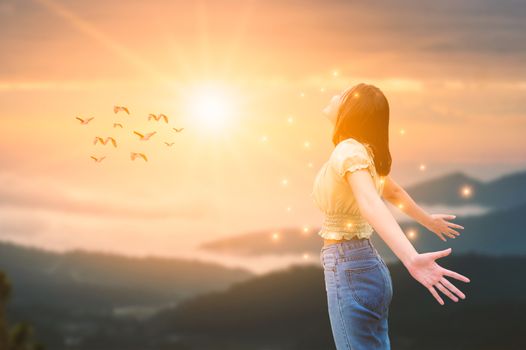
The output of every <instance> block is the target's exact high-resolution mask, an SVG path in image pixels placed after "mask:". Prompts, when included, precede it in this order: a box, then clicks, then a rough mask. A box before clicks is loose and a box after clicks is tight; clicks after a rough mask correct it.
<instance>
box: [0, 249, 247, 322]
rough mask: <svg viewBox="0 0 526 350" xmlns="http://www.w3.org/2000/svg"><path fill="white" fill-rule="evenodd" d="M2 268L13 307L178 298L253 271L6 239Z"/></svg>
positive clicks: (83, 306) (109, 306) (102, 305)
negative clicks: (9, 284)
mask: <svg viewBox="0 0 526 350" xmlns="http://www.w3.org/2000/svg"><path fill="white" fill-rule="evenodd" d="M0 270H2V271H4V272H6V273H7V275H8V277H9V278H10V280H11V282H12V284H13V297H12V299H11V302H10V303H11V306H12V307H15V308H16V307H17V306H28V305H46V306H50V304H53V303H56V304H57V306H59V307H60V308H65V309H69V310H77V309H78V310H91V311H94V312H95V311H100V312H102V311H107V310H113V309H114V308H117V307H126V306H137V305H142V306H158V305H165V304H167V303H174V302H177V301H179V300H181V299H184V298H186V297H188V296H190V295H193V294H195V293H201V292H205V291H211V290H217V289H222V288H225V287H227V286H229V285H230V284H231V283H233V282H236V281H241V280H244V279H247V278H249V277H251V276H252V273H251V272H250V271H248V270H245V269H239V268H237V269H232V268H226V267H224V266H222V265H219V264H215V263H208V262H201V261H199V260H185V259H175V258H171V259H168V258H158V257H146V258H133V257H125V256H119V255H114V254H105V253H96V252H88V251H82V250H74V251H70V252H66V253H56V252H51V251H46V250H42V249H37V248H29V247H24V246H19V245H15V244H12V243H6V242H2V243H0Z"/></svg>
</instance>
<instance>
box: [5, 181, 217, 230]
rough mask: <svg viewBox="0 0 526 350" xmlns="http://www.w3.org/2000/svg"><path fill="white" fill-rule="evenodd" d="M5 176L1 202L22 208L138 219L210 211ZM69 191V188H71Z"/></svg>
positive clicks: (198, 215) (205, 207)
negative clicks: (75, 190) (87, 192)
mask: <svg viewBox="0 0 526 350" xmlns="http://www.w3.org/2000/svg"><path fill="white" fill-rule="evenodd" d="M0 178H4V181H3V184H4V186H2V187H1V188H0V206H5V207H11V208H25V209H35V210H36V209H38V210H48V211H57V212H62V213H73V214H80V215H92V216H99V217H110V218H126V219H131V220H134V219H137V220H159V219H178V218H179V219H190V220H192V219H199V218H203V217H206V215H207V214H208V213H209V211H208V210H209V209H210V207H209V204H204V203H201V202H199V201H195V200H194V201H192V202H189V203H181V204H179V205H175V206H174V205H170V206H168V205H166V206H153V205H148V204H140V203H137V204H135V203H131V202H126V203H123V202H120V201H116V200H108V198H109V196H107V195H105V194H103V193H100V194H99V196H100V198H101V199H100V200H94V199H93V197H96V195H97V194H93V195H92V197H86V196H82V195H81V196H78V195H77V196H74V195H71V194H69V195H68V192H67V191H66V190H65V189H64V188H61V187H60V186H58V185H57V184H53V183H46V184H45V185H39V184H38V181H35V179H32V178H22V177H16V178H15V177H13V176H12V175H11V174H6V173H2V174H0ZM70 192H71V191H70Z"/></svg>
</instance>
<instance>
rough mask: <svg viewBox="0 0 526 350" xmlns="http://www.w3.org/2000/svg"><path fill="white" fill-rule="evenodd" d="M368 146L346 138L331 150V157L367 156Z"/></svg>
mask: <svg viewBox="0 0 526 350" xmlns="http://www.w3.org/2000/svg"><path fill="white" fill-rule="evenodd" d="M368 148H369V145H367V144H365V143H361V142H360V141H358V140H356V139H354V138H351V137H350V138H347V139H345V140H342V141H340V142H339V143H338V144H337V145H336V147H335V148H334V150H333V152H332V153H333V156H336V157H342V156H344V155H349V154H365V155H367V156H368V155H369V153H368V151H369V150H370V148H369V149H368Z"/></svg>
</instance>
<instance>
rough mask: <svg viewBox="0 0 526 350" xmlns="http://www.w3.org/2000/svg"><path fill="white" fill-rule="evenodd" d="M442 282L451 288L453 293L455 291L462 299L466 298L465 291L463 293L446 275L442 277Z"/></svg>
mask: <svg viewBox="0 0 526 350" xmlns="http://www.w3.org/2000/svg"><path fill="white" fill-rule="evenodd" d="M440 283H442V285H444V287H446V288H448V289H449V290H451V291H452V292H453V293H455V294H456V295H458V296H459V297H461V298H462V299H466V295H465V294H464V293H462V292H461V291H460V290H459V289H458V288H457V287H455V285H454V284H453V283H451V282H449V281H448V280H447V279H446V278H445V277H442V278H441V279H440Z"/></svg>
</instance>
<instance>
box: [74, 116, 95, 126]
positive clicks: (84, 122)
mask: <svg viewBox="0 0 526 350" xmlns="http://www.w3.org/2000/svg"><path fill="white" fill-rule="evenodd" d="M93 118H95V117H91V118H88V119H82V118H81V117H76V118H75V119H78V120H80V123H81V124H88V123H89V122H90V121H91V120H93Z"/></svg>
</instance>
